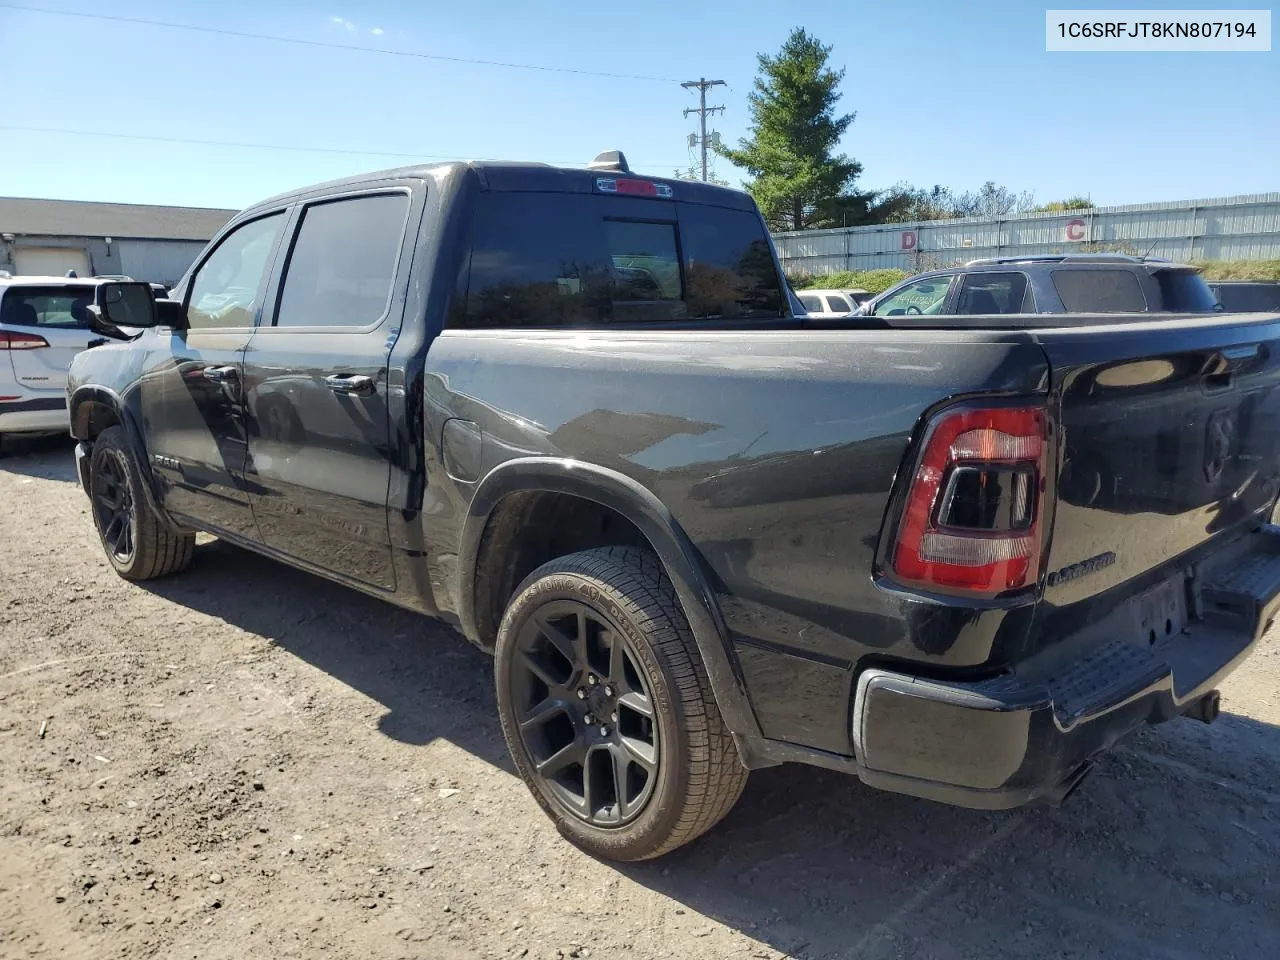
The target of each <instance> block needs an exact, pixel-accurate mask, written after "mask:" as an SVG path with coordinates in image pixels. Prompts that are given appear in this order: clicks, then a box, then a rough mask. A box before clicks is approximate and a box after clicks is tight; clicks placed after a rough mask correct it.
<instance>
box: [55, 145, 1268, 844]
mask: <svg viewBox="0 0 1280 960" xmlns="http://www.w3.org/2000/svg"><path fill="white" fill-rule="evenodd" d="M790 304H791V300H790V298H789V296H788V294H787V292H786V286H785V281H784V280H783V277H782V273H781V271H780V269H779V266H778V263H777V259H776V257H775V254H774V252H773V248H772V245H771V243H770V240H769V236H768V234H767V232H766V230H765V226H764V223H763V222H762V220H761V217H760V214H759V212H758V211H757V210H756V208H755V206H754V204H753V203H752V201H751V199H750V198H749V197H747V196H746V195H745V194H742V193H739V192H736V191H732V190H727V189H722V188H718V187H715V186H710V185H705V184H701V183H689V182H682V181H668V180H659V179H651V178H647V177H641V176H637V175H635V174H633V173H631V172H630V171H629V170H628V169H627V166H626V163H625V160H624V159H623V158H621V156H620V155H617V156H612V157H610V156H603V157H602V158H598V160H597V162H596V163H594V164H593V165H591V166H590V167H588V168H586V169H582V170H569V169H559V168H553V167H549V166H541V165H537V164H498V163H452V164H442V165H437V166H428V167H412V168H407V169H400V170H393V171H389V172H385V173H378V174H371V175H369V176H364V177H358V178H354V179H349V180H344V181H341V182H335V183H329V184H324V185H321V186H316V187H311V188H308V189H304V190H299V191H297V192H295V193H290V194H287V195H284V196H280V197H277V198H275V199H272V200H268V201H266V202H264V203H261V204H259V205H257V206H255V207H253V208H251V209H249V210H246V211H244V212H243V213H242V214H240V215H239V216H238V217H236V218H235V219H234V220H233V221H232V222H231V223H229V224H228V225H227V226H226V228H225V229H224V230H223V231H222V232H221V233H220V234H219V235H218V236H217V237H216V238H215V239H214V240H213V241H212V243H210V245H209V246H208V248H207V250H206V251H205V252H204V253H203V254H202V255H201V256H200V257H199V259H198V260H197V261H196V263H195V264H194V265H193V267H192V269H191V270H190V272H189V273H188V275H187V276H186V277H185V278H184V279H183V280H182V281H181V282H180V283H179V284H178V285H177V287H176V288H175V289H174V290H173V291H172V295H171V299H167V300H159V301H156V300H154V299H152V298H151V295H150V293H149V291H147V289H146V288H145V287H144V286H141V285H131V284H128V283H119V284H105V285H103V287H102V288H101V289H100V293H99V302H98V303H97V304H96V305H95V307H94V309H93V310H92V311H91V312H92V314H93V316H94V317H95V322H97V323H99V324H101V325H103V326H104V327H106V328H110V329H114V330H119V329H120V328H122V327H123V328H149V329H144V330H143V332H141V333H140V334H138V335H137V336H136V338H135V339H133V340H132V341H130V342H127V343H110V344H108V345H106V346H101V347H97V348H95V349H93V350H89V351H86V352H85V353H83V354H81V355H80V356H79V357H78V358H77V359H76V360H75V362H74V364H73V366H72V369H71V375H70V383H69V386H68V391H69V404H70V415H71V423H72V433H73V435H74V436H75V437H76V438H77V439H78V440H79V441H80V443H79V445H78V448H77V458H78V461H79V468H80V477H81V480H82V483H83V486H84V489H85V491H86V492H87V494H88V496H89V497H90V499H91V503H92V515H93V517H94V521H95V523H96V525H97V529H98V531H99V533H100V534H101V538H102V542H103V544H104V546H105V549H106V554H107V558H108V560H109V562H110V563H111V565H112V566H113V567H114V568H115V569H116V570H117V571H118V572H119V573H120V574H121V575H122V576H124V577H126V578H129V579H134V580H142V579H147V578H151V577H158V576H162V575H166V574H173V573H176V572H178V571H180V570H183V569H184V568H186V567H187V566H188V565H189V564H191V563H192V560H193V556H194V537H195V531H197V530H203V531H210V532H212V533H214V534H216V535H217V536H218V537H220V538H223V539H225V540H226V541H228V542H230V543H233V544H239V545H242V546H244V547H246V548H248V549H250V550H256V551H259V552H261V553H264V554H266V555H268V556H270V557H275V558H278V559H280V560H282V561H284V562H286V563H289V564H292V565H294V566H297V567H301V568H303V569H305V570H309V571H312V572H313V573H316V574H318V575H320V576H324V577H329V578H331V579H333V580H335V581H338V582H340V583H344V584H347V585H348V586H351V587H354V588H356V589H359V590H363V591H366V592H368V593H371V594H374V595H376V596H379V597H383V598H385V599H387V600H388V601H391V602H392V603H396V604H400V605H402V606H405V607H408V608H411V609H413V610H417V611H420V612H422V613H423V614H428V615H431V616H436V617H442V618H444V619H446V620H447V621H449V622H450V623H452V624H454V625H456V626H457V628H458V629H459V630H460V631H461V632H462V633H463V634H464V635H465V636H466V637H467V639H469V640H470V641H471V642H472V643H474V644H477V645H478V646H480V647H482V648H483V649H485V650H487V651H491V652H493V653H494V655H495V681H496V689H497V701H498V704H499V709H500V713H501V722H502V729H503V731H504V733H505V736H506V740H507V743H508V746H509V747H510V750H511V754H512V756H513V758H514V761H515V764H516V767H517V769H518V770H519V772H520V775H521V776H522V777H523V778H524V779H525V781H526V782H527V784H528V786H529V788H530V790H531V792H532V794H533V796H534V797H535V798H536V799H537V801H538V802H539V803H540V804H541V805H542V807H543V808H544V809H545V810H546V811H547V813H548V814H549V815H550V816H551V817H552V818H553V819H554V821H555V822H556V824H557V825H558V826H559V828H560V829H561V831H562V832H563V833H564V834H565V835H566V836H567V837H569V838H570V839H571V840H573V841H574V842H576V843H578V844H579V845H581V846H583V847H584V848H586V849H588V850H590V851H592V852H594V853H596V854H599V855H602V856H606V857H612V858H617V859H642V858H647V857H653V856H657V855H660V854H662V853H665V852H667V851H670V850H672V849H674V848H676V847H678V846H680V845H681V844H684V843H686V842H688V841H689V840H691V839H693V838H694V837H696V836H698V835H699V834H701V833H702V832H703V831H705V830H707V829H709V828H710V827H711V826H712V825H713V824H715V823H716V822H717V821H718V820H720V819H721V818H722V817H723V816H724V815H725V814H726V813H727V812H728V811H729V809H730V808H731V807H732V806H733V804H734V802H735V800H736V799H737V798H738V796H739V794H740V793H741V791H742V788H743V785H744V783H745V780H746V777H747V771H748V770H750V769H754V768H759V767H765V766H771V765H775V764H779V763H783V762H788V761H796V762H802V763H810V764H817V765H820V766H824V767H829V768H833V769H836V770H842V771H846V772H848V773H850V774H856V775H857V776H858V777H860V778H861V779H862V780H864V781H865V782H866V783H868V784H871V785H873V786H876V787H880V788H884V789H887V790H894V791H900V792H903V793H908V794H914V795H917V796H923V797H930V798H934V799H936V800H940V801H945V802H949V803H955V804H962V805H967V806H973V807H980V808H1003V807H1011V806H1016V805H1019V804H1024V803H1028V802H1032V801H1058V800H1061V799H1062V798H1063V797H1064V796H1065V795H1066V794H1067V793H1068V792H1069V791H1070V790H1071V789H1073V788H1074V787H1075V785H1076V784H1078V783H1079V782H1080V780H1081V778H1082V777H1083V776H1084V774H1085V773H1086V771H1087V770H1088V769H1089V766H1090V762H1091V760H1092V759H1093V758H1094V757H1095V756H1096V755H1097V754H1098V753H1099V752H1100V751H1103V750H1105V749H1106V748H1108V747H1109V746H1110V745H1112V744H1113V743H1114V742H1115V741H1116V740H1117V739H1118V738H1119V737H1121V736H1123V735H1124V734H1126V733H1128V732H1130V731H1131V730H1133V729H1134V728H1136V727H1138V726H1139V725H1141V724H1143V723H1149V722H1158V721H1165V720H1170V719H1173V718H1176V717H1179V716H1182V715H1190V716H1193V717H1195V718H1197V719H1201V720H1205V721H1208V720H1211V719H1213V718H1214V717H1215V716H1216V714H1217V710H1218V693H1217V686H1218V684H1219V683H1220V682H1221V681H1222V679H1223V678H1224V677H1225V676H1226V675H1227V674H1228V673H1229V672H1230V671H1231V670H1232V669H1233V668H1234V667H1235V666H1236V665H1237V664H1239V662H1240V661H1241V659H1242V658H1243V657H1245V656H1246V654H1248V653H1249V651H1250V649H1251V648H1252V647H1253V645H1254V644H1255V642H1256V641H1257V640H1258V638H1259V636H1260V635H1261V633H1262V632H1263V630H1264V629H1265V628H1266V627H1267V625H1268V624H1269V623H1270V622H1271V620H1272V617H1273V615H1274V613H1275V611H1276V609H1277V607H1278V605H1280V601H1278V597H1280V535H1277V533H1276V532H1275V531H1274V530H1273V529H1272V528H1270V527H1268V526H1267V525H1266V524H1265V523H1264V517H1266V516H1269V511H1270V510H1271V508H1272V506H1273V504H1274V502H1275V501H1276V497H1277V492H1278V491H1280V434H1278V433H1277V431H1276V430H1275V429H1274V425H1275V424H1276V423H1277V422H1278V414H1280V409H1278V408H1280V390H1278V389H1277V388H1278V387H1280V317H1277V316H1275V315H1231V316H1228V315H1223V314H1211V315H1199V316H1186V317H1181V318H1179V317H1170V316H1167V315H1163V316H1160V317H1150V316H1141V317H1132V316H1117V315H1108V316H1101V315H1100V316H1097V317H1095V318H1093V320H1092V321H1091V322H1085V321H1082V318H1081V317H1079V316H1076V317H1072V318H1071V321H1072V323H1071V325H1070V326H1065V327H1064V326H1060V325H1059V324H1061V322H1062V320H1063V318H1061V317H1052V316H1047V317H1039V318H1037V317H1034V316H1032V317H1021V318H1017V319H1016V322H1015V321H1014V318H1010V317H994V318H991V317H982V316H965V317H922V316H911V317H904V318H900V319H901V320H902V321H903V325H902V326H896V325H895V324H896V322H897V321H898V319H899V318H895V317H888V318H886V325H885V326H884V327H881V328H877V329H866V328H865V327H864V328H861V329H860V328H858V327H857V324H856V323H852V324H850V325H848V326H847V327H844V328H832V327H831V326H830V325H829V324H826V323H823V324H816V323H813V324H811V323H810V322H809V321H807V320H805V319H804V318H803V317H796V316H795V315H794V314H793V311H792V308H791V305H790ZM855 319H856V318H855ZM196 575H198V573H197V574H196ZM377 633H378V628H377V624H376V623H371V624H369V626H368V635H367V636H361V637H352V642H353V643H376V642H377ZM428 655H429V653H428V652H427V651H426V650H424V656H428Z"/></svg>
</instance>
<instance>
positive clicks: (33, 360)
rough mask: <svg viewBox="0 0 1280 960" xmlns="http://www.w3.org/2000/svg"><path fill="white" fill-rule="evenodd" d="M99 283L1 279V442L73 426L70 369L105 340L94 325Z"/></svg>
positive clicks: (59, 430)
mask: <svg viewBox="0 0 1280 960" xmlns="http://www.w3.org/2000/svg"><path fill="white" fill-rule="evenodd" d="M98 282H99V281H97V280H90V279H85V280H75V279H69V278H65V277H0V443H3V441H4V437H5V435H6V434H14V433H63V432H66V431H67V430H68V428H69V424H68V422H67V394H66V390H67V368H68V367H70V366H71V358H72V357H74V356H75V355H76V354H77V353H79V352H80V351H81V350H84V349H85V348H87V347H88V346H89V344H90V343H91V342H92V341H95V340H102V339H103V337H102V335H101V334H99V333H95V332H94V331H93V330H91V329H90V327H89V310H88V307H89V305H90V304H92V303H93V300H94V293H95V289H96V287H97V284H98Z"/></svg>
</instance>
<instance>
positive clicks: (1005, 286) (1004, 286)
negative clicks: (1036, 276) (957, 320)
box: [956, 272, 1027, 315]
mask: <svg viewBox="0 0 1280 960" xmlns="http://www.w3.org/2000/svg"><path fill="white" fill-rule="evenodd" d="M1026 295H1027V276H1026V274H1024V273H1016V272H1011V273H970V274H967V275H966V276H965V277H964V279H963V281H962V282H961V285H960V296H959V298H958V300H957V303H956V313H958V314H971V315H972V314H979V315H981V314H996V313H1021V312H1023V302H1024V299H1025V298H1026Z"/></svg>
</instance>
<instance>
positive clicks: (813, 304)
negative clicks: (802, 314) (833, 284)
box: [800, 293, 826, 313]
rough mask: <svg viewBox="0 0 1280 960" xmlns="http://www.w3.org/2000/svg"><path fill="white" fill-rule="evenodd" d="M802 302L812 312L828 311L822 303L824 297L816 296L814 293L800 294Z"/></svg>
mask: <svg viewBox="0 0 1280 960" xmlns="http://www.w3.org/2000/svg"><path fill="white" fill-rule="evenodd" d="M800 303H801V304H802V305H803V306H804V308H805V309H806V310H807V311H809V312H810V313H826V309H825V307H824V306H823V304H822V298H821V297H816V296H814V295H813V294H812V293H802V294H800Z"/></svg>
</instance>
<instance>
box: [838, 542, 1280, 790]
mask: <svg viewBox="0 0 1280 960" xmlns="http://www.w3.org/2000/svg"><path fill="white" fill-rule="evenodd" d="M1225 559H1226V561H1227V562H1226V563H1224V564H1222V565H1221V566H1219V567H1218V568H1217V572H1215V573H1214V574H1212V575H1211V576H1210V578H1209V579H1207V580H1206V581H1205V583H1206V586H1205V587H1204V588H1203V591H1202V593H1203V597H1204V600H1205V603H1204V604H1203V607H1204V610H1203V615H1202V616H1201V617H1200V618H1198V619H1195V620H1192V621H1189V622H1188V623H1187V625H1186V627H1185V629H1183V630H1181V631H1180V632H1175V633H1174V634H1173V635H1172V636H1170V637H1167V638H1163V639H1162V640H1159V641H1157V642H1156V643H1154V644H1151V643H1149V642H1148V641H1147V640H1146V638H1144V637H1133V638H1130V637H1113V638H1110V639H1107V640H1105V641H1104V642H1102V643H1099V644H1096V645H1094V646H1092V647H1091V648H1090V649H1088V651H1087V652H1085V653H1083V654H1082V655H1081V656H1079V657H1078V658H1076V659H1074V660H1071V661H1069V662H1067V663H1065V664H1059V665H1057V666H1056V667H1054V668H1050V669H1040V670H1037V668H1036V666H1035V665H1028V668H1027V669H1019V670H1015V672H1014V673H1012V674H1009V675H1006V676H1001V677H997V678H993V679H990V680H984V681H979V682H972V683H953V682H946V681H938V680H930V679H923V678H920V677H914V676H911V675H909V674H906V673H899V672H895V671H892V670H882V669H871V670H868V671H866V672H865V673H863V674H862V675H861V677H860V678H859V681H858V686H857V695H856V699H855V702H854V710H853V730H852V733H853V742H854V748H855V752H856V755H857V766H858V774H859V776H860V777H861V778H862V779H863V780H864V781H865V782H866V783H868V784H869V785H871V786H875V787H880V788H883V789H886V790H893V791H896V792H900V793H909V794H913V795H916V796H922V797H929V798H931V799H934V800H940V801H943V802H946V803H951V804H956V805H958V806H966V807H977V808H982V809H1000V808H1006V807H1016V806H1020V805H1022V804H1025V803H1030V802H1033V801H1037V800H1052V799H1056V798H1058V797H1061V796H1062V795H1064V794H1065V793H1066V792H1068V791H1069V790H1070V789H1071V788H1072V787H1073V786H1074V785H1075V784H1076V783H1078V782H1079V780H1080V778H1081V777H1082V776H1083V774H1084V772H1085V771H1086V770H1087V769H1088V766H1089V764H1090V762H1091V761H1092V759H1093V758H1094V757H1095V756H1096V755H1097V754H1099V753H1101V752H1102V751H1104V750H1106V749H1107V748H1109V747H1110V746H1112V745H1113V744H1114V743H1115V742H1116V741H1117V740H1119V739H1120V738H1121V737H1123V736H1125V735H1126V734H1128V733H1130V732H1131V731H1132V730H1134V729H1135V728H1136V727H1138V726H1141V725H1142V724H1144V723H1157V722H1160V721H1164V720H1170V719H1173V718H1174V717H1177V716H1178V715H1179V714H1181V713H1182V712H1183V711H1185V710H1187V709H1189V708H1190V707H1191V706H1192V705H1193V704H1195V703H1196V702H1197V701H1199V700H1200V699H1201V698H1202V697H1204V696H1205V695H1206V694H1207V693H1209V692H1210V691H1212V690H1213V689H1214V688H1215V687H1216V686H1217V685H1218V684H1219V683H1220V682H1221V681H1222V680H1223V679H1224V678H1225V677H1226V676H1227V675H1228V674H1229V673H1230V672H1231V671H1232V670H1233V669H1234V668H1235V667H1236V666H1237V665H1238V664H1239V663H1240V662H1241V661H1242V660H1243V659H1244V658H1245V657H1246V656H1247V655H1248V654H1249V652H1250V650H1251V649H1252V648H1253V646H1254V645H1255V644H1256V643H1257V641H1258V638H1259V637H1260V636H1261V635H1262V633H1263V631H1264V630H1265V629H1266V627H1267V626H1268V625H1269V624H1270V622H1271V621H1272V619H1273V618H1274V617H1275V615H1276V613H1277V610H1280V530H1278V529H1277V528H1275V527H1268V528H1264V529H1263V530H1261V531H1259V532H1257V533H1254V534H1252V535H1250V537H1249V538H1248V539H1247V543H1246V544H1245V545H1244V547H1243V549H1241V550H1240V551H1233V554H1232V556H1230V557H1228V558H1225Z"/></svg>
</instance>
